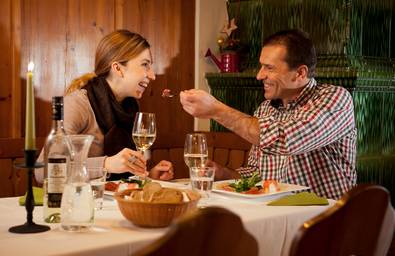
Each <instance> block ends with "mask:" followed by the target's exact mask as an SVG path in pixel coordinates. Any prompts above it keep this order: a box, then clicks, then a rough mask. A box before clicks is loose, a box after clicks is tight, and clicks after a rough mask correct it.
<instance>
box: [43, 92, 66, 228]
mask: <svg viewBox="0 0 395 256" xmlns="http://www.w3.org/2000/svg"><path fill="white" fill-rule="evenodd" d="M71 154H72V149H71V145H70V142H69V140H68V139H67V137H66V133H65V131H64V128H63V97H53V98H52V129H51V131H50V133H49V135H48V137H47V140H46V142H45V146H44V163H45V166H44V207H43V209H44V214H43V216H44V221H45V222H48V223H59V222H60V217H61V216H60V212H61V210H60V205H61V200H62V194H63V189H64V185H65V183H66V179H67V175H68V174H69V169H70V160H71V157H72V155H71Z"/></svg>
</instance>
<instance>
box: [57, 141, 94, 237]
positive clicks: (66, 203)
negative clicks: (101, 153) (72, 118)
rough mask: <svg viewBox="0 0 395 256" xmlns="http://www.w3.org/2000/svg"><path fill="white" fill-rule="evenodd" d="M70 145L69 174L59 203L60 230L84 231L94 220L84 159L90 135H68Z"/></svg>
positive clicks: (91, 196)
mask: <svg viewBox="0 0 395 256" xmlns="http://www.w3.org/2000/svg"><path fill="white" fill-rule="evenodd" d="M68 138H69V140H70V143H71V145H72V153H73V155H72V161H71V168H70V169H71V173H69V174H68V178H67V182H66V185H65V187H64V191H63V197H62V203H61V216H62V218H61V223H62V228H63V229H64V230H67V231H85V230H88V229H89V228H90V226H91V225H92V224H93V220H94V201H93V194H92V189H91V186H90V184H89V176H88V172H87V169H86V159H87V156H88V151H89V147H90V145H91V143H92V140H93V136H92V135H69V136H68Z"/></svg>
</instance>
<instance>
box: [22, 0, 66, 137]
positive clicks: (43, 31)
mask: <svg viewBox="0 0 395 256" xmlns="http://www.w3.org/2000/svg"><path fill="white" fill-rule="evenodd" d="M66 7H67V1H52V0H23V1H22V5H21V8H22V11H21V13H22V21H21V26H22V31H21V32H22V37H21V38H22V46H21V48H22V49H21V77H22V78H23V79H25V77H26V75H25V73H26V71H27V64H28V63H29V61H33V62H34V65H35V67H34V84H35V93H36V95H35V96H36V102H35V103H36V111H37V113H38V114H36V132H37V137H39V136H47V134H48V131H49V129H50V127H51V120H50V115H51V106H50V101H51V97H52V96H53V95H62V94H63V90H64V85H65V82H64V73H65V68H64V67H65V60H66V56H65V48H66V13H65V10H66ZM24 83H25V82H23V84H24Z"/></svg>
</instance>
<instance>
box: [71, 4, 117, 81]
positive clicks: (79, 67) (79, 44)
mask: <svg viewBox="0 0 395 256" xmlns="http://www.w3.org/2000/svg"><path fill="white" fill-rule="evenodd" d="M67 10H68V14H67V21H68V22H67V42H66V66H65V86H67V85H68V84H70V82H71V81H72V80H73V79H74V78H76V77H78V76H80V75H83V74H85V73H88V72H93V70H94V64H95V51H96V46H97V44H98V43H99V41H100V39H101V38H102V37H103V36H104V35H106V34H108V33H110V32H112V31H113V30H114V27H115V25H114V15H115V13H114V0H85V1H81V0H69V1H68V8H67Z"/></svg>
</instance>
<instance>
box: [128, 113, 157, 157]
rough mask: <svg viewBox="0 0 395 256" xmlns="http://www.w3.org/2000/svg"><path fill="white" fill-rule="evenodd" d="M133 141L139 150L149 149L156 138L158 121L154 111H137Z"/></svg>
mask: <svg viewBox="0 0 395 256" xmlns="http://www.w3.org/2000/svg"><path fill="white" fill-rule="evenodd" d="M132 138H133V142H134V144H135V145H136V148H137V150H139V151H141V152H144V151H146V150H147V149H149V148H150V147H151V146H152V144H154V141H155V139H156V122H155V114H154V113H144V112H137V113H136V117H135V118H134V124H133V132H132Z"/></svg>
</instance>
